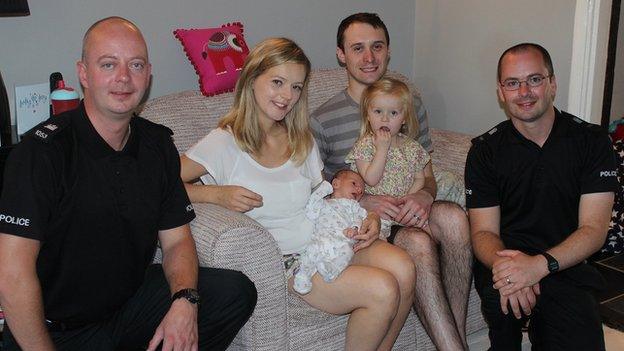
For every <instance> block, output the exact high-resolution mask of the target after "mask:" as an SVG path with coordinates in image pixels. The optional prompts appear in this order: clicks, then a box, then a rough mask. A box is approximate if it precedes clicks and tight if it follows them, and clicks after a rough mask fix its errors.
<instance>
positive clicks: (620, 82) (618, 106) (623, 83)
mask: <svg viewBox="0 0 624 351" xmlns="http://www.w3.org/2000/svg"><path fill="white" fill-rule="evenodd" d="M613 75H614V76H613V95H612V99H611V114H610V115H609V117H610V120H611V121H615V120H617V119H620V118H624V6H622V7H621V8H620V25H619V27H618V38H617V49H616V52H615V71H614V72H613Z"/></svg>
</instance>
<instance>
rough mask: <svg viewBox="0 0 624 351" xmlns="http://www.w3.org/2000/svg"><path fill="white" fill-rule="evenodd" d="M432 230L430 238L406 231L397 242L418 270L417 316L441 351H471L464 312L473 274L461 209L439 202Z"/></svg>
mask: <svg viewBox="0 0 624 351" xmlns="http://www.w3.org/2000/svg"><path fill="white" fill-rule="evenodd" d="M429 228H430V234H427V233H425V232H422V231H419V230H417V229H415V228H404V229H402V230H401V231H399V233H398V234H397V237H396V239H395V244H396V245H397V246H400V247H402V248H404V249H405V250H406V251H407V252H408V253H409V254H410V256H411V257H412V259H413V260H414V264H415V266H416V276H417V277H418V279H417V280H416V293H415V307H416V311H417V312H418V316H419V317H420V320H421V322H422V324H423V326H424V327H425V329H426V330H427V333H428V334H429V336H430V337H431V339H432V340H433V342H434V344H435V345H436V347H437V348H438V349H439V350H460V349H467V343H466V331H465V330H466V312H467V308H468V294H469V291H470V280H471V272H472V270H471V266H472V251H471V247H470V237H469V228H468V219H467V217H466V214H465V213H464V211H463V210H462V209H461V208H460V207H459V206H458V205H456V204H453V203H449V202H435V203H434V204H433V206H432V210H431V215H430V217H429ZM438 246H439V249H438ZM440 272H441V273H440Z"/></svg>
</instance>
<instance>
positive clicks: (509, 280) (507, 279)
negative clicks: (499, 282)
mask: <svg viewBox="0 0 624 351" xmlns="http://www.w3.org/2000/svg"><path fill="white" fill-rule="evenodd" d="M505 281H506V282H507V284H511V279H509V276H508V277H507V278H505Z"/></svg>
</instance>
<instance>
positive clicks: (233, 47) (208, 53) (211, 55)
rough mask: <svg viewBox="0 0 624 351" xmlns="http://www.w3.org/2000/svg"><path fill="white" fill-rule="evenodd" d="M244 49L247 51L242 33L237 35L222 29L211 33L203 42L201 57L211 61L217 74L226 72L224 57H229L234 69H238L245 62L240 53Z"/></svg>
mask: <svg viewBox="0 0 624 351" xmlns="http://www.w3.org/2000/svg"><path fill="white" fill-rule="evenodd" d="M244 51H246V52H249V48H247V44H245V40H244V39H243V37H242V35H241V36H237V35H236V34H235V33H231V32H229V31H227V30H224V31H219V32H216V33H214V34H212V36H211V37H210V39H208V41H207V42H206V43H205V44H204V50H203V51H202V57H203V58H204V60H206V59H209V60H210V61H211V62H212V67H213V68H214V70H215V73H216V74H217V75H219V74H224V73H226V72H227V69H226V67H225V62H224V61H225V58H226V57H229V58H230V60H232V62H234V67H235V68H236V70H237V71H240V70H241V69H242V68H243V63H244V62H245V59H244V57H243V56H242V55H241V53H242V52H244Z"/></svg>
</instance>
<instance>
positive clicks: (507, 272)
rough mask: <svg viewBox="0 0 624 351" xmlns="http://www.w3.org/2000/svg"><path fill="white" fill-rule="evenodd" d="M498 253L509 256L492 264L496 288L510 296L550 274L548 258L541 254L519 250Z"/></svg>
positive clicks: (497, 253)
mask: <svg viewBox="0 0 624 351" xmlns="http://www.w3.org/2000/svg"><path fill="white" fill-rule="evenodd" d="M496 255H498V256H500V257H506V258H508V259H507V260H497V261H496V262H495V263H494V265H493V266H492V281H493V282H494V288H495V289H498V291H499V293H500V294H501V295H504V296H509V295H511V294H514V293H516V292H518V291H520V290H521V289H523V288H525V287H530V286H533V285H535V284H537V283H538V282H539V281H540V280H542V278H544V277H545V276H546V275H548V268H547V265H546V263H545V261H546V259H545V258H544V257H542V256H540V255H536V256H529V255H527V254H525V253H523V252H521V251H517V250H502V251H498V252H496Z"/></svg>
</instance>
